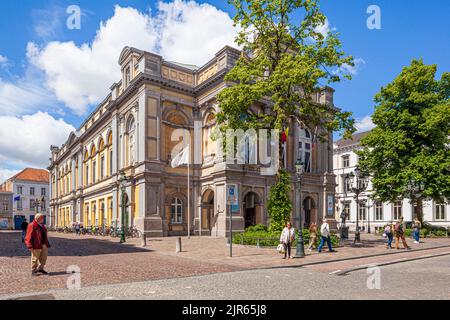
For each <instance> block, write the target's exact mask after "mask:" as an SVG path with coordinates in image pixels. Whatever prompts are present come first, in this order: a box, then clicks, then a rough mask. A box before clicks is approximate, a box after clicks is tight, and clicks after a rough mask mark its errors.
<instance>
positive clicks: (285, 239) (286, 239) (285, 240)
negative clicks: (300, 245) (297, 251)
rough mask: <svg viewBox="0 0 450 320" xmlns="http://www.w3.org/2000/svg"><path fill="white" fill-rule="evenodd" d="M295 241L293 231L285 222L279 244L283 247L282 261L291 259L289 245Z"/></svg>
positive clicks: (289, 224)
mask: <svg viewBox="0 0 450 320" xmlns="http://www.w3.org/2000/svg"><path fill="white" fill-rule="evenodd" d="M294 240H295V229H294V228H292V225H291V223H290V222H286V227H285V228H284V229H283V231H282V232H281V236H280V243H282V244H283V245H284V257H283V259H286V257H287V258H288V259H292V256H291V245H292V243H293V242H294Z"/></svg>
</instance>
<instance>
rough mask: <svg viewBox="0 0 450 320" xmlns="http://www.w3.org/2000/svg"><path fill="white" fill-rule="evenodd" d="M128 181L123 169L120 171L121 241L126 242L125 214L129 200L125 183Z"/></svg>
mask: <svg viewBox="0 0 450 320" xmlns="http://www.w3.org/2000/svg"><path fill="white" fill-rule="evenodd" d="M127 181H128V178H127V177H126V176H125V172H124V171H121V172H120V177H119V180H118V182H119V186H120V198H121V204H120V206H121V217H122V218H121V222H122V223H121V224H122V227H121V228H120V243H124V242H125V214H126V208H127V204H126V202H127V201H126V200H127V194H126V187H125V183H126V182H127Z"/></svg>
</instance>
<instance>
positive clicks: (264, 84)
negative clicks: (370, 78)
mask: <svg viewBox="0 0 450 320" xmlns="http://www.w3.org/2000/svg"><path fill="white" fill-rule="evenodd" d="M229 2H230V3H231V4H233V5H234V7H235V8H236V15H235V17H234V24H235V26H237V27H238V28H239V30H240V31H239V33H238V35H237V37H236V43H237V44H238V45H239V46H241V47H242V48H243V51H242V55H241V57H240V58H239V59H238V61H237V62H236V64H235V66H234V67H233V68H232V70H230V72H228V73H227V75H226V76H225V80H226V81H227V82H228V83H229V86H228V87H227V88H225V89H224V90H222V91H221V92H220V94H219V95H218V101H219V103H220V112H219V113H218V114H217V122H218V124H219V127H220V129H221V131H222V132H225V130H226V129H229V128H231V129H244V130H246V129H248V128H255V129H258V128H270V129H280V130H283V131H284V130H285V129H286V128H287V127H288V126H289V125H290V123H291V122H292V121H298V122H300V123H302V124H303V125H304V126H306V127H308V128H309V129H310V131H311V132H314V133H317V138H319V139H321V140H325V139H327V138H328V136H329V132H331V131H341V132H344V135H345V136H347V137H348V136H349V135H351V133H352V132H353V131H354V129H353V124H354V120H353V119H352V118H351V113H349V112H342V111H341V110H339V109H337V108H334V107H333V106H330V105H325V104H317V103H316V102H314V101H313V99H312V98H311V97H312V96H313V95H314V94H316V93H317V92H318V90H319V88H320V87H321V83H327V84H330V83H334V82H338V81H340V80H341V79H343V78H347V79H351V74H349V73H348V72H345V70H348V68H345V66H354V62H353V58H352V57H351V56H346V55H345V53H344V52H343V51H342V50H341V43H340V41H339V39H338V34H337V33H335V32H331V31H330V32H328V33H327V34H322V33H321V32H319V28H320V27H321V26H323V25H324V24H325V22H326V17H325V16H324V15H323V14H322V13H321V11H320V8H319V5H318V1H315V0H303V1H299V0H257V1H255V0H229ZM343 66H344V67H343ZM341 67H342V68H341ZM261 102H263V103H265V104H268V105H270V106H271V112H270V113H269V114H254V113H252V112H250V107H251V106H253V105H255V104H258V103H261ZM317 128H319V130H315V129H317ZM280 149H281V148H280ZM282 167H283V163H282V162H281V159H280V168H282Z"/></svg>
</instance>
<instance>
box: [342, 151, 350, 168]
mask: <svg viewBox="0 0 450 320" xmlns="http://www.w3.org/2000/svg"><path fill="white" fill-rule="evenodd" d="M342 167H343V168H348V167H350V156H349V155H348V154H347V155H345V156H342Z"/></svg>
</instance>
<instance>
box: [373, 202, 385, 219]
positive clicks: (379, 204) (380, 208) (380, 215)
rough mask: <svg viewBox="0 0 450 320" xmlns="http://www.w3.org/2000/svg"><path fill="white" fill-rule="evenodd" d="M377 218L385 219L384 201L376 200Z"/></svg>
mask: <svg viewBox="0 0 450 320" xmlns="http://www.w3.org/2000/svg"><path fill="white" fill-rule="evenodd" d="M375 220H378V221H382V220H383V202H381V201H379V200H378V201H375Z"/></svg>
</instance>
